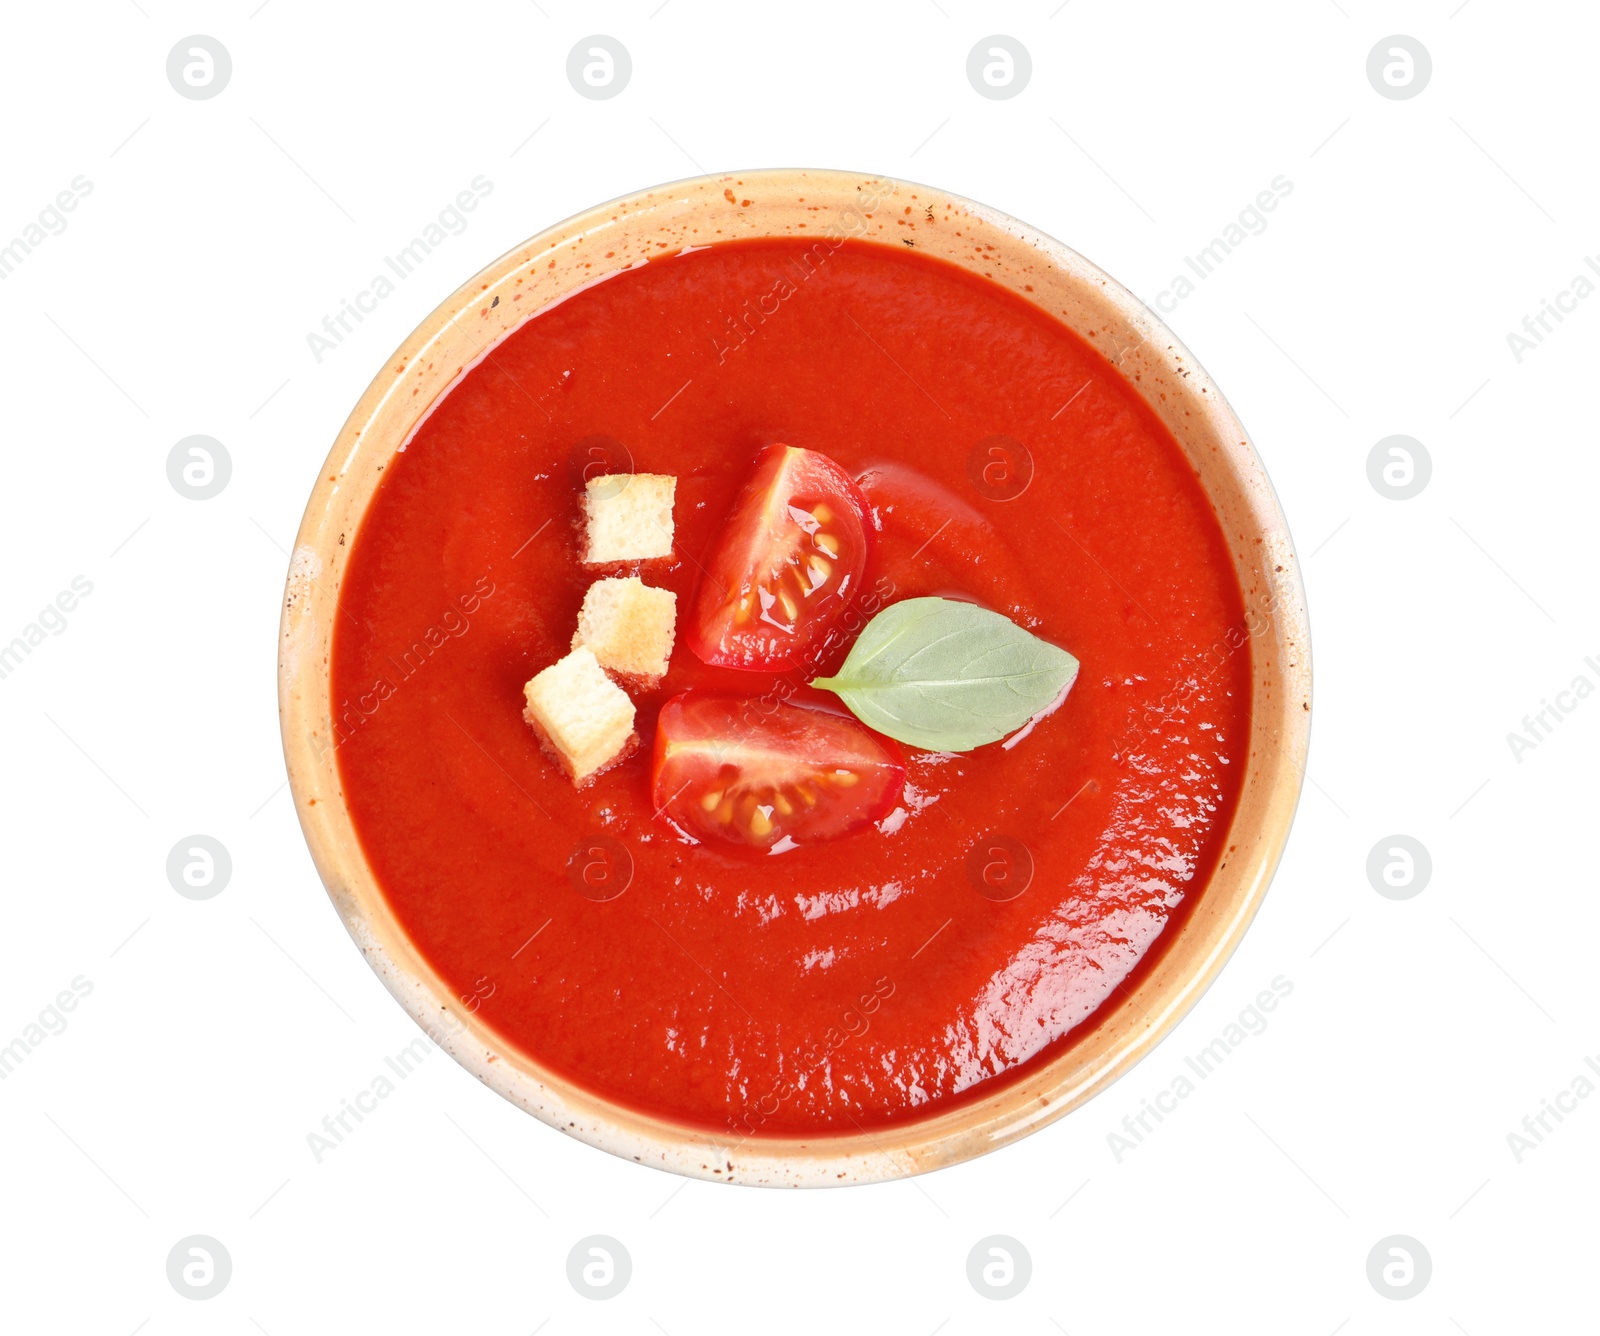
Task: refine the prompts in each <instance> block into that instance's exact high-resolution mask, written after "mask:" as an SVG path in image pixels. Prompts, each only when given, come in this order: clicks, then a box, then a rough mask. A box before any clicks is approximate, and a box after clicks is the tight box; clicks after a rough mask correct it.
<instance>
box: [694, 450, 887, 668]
mask: <svg viewBox="0 0 1600 1336" xmlns="http://www.w3.org/2000/svg"><path fill="white" fill-rule="evenodd" d="M872 533H873V530H872V520H871V517H870V512H869V511H868V509H867V502H866V498H865V497H863V496H862V494H861V489H860V488H859V487H857V486H856V484H855V482H854V481H853V480H852V479H851V477H850V475H849V474H847V473H846V472H845V471H844V470H843V469H842V468H840V467H839V465H837V464H835V463H834V462H833V460H831V459H829V458H828V457H827V456H826V455H823V454H818V453H817V452H816V451H815V450H801V449H798V448H797V447H794V446H787V445H772V446H768V447H767V448H766V449H765V450H763V451H762V452H761V454H760V455H759V456H757V458H756V465H755V473H754V474H753V475H752V476H751V478H750V481H749V482H748V483H746V484H745V487H744V490H743V491H742V492H740V494H739V497H738V499H737V500H736V501H735V502H734V505H733V510H732V513H731V514H730V515H729V516H728V520H727V523H726V524H725V525H724V526H723V530H722V535H721V537H720V539H719V540H718V541H717V543H716V544H715V545H714V547H713V549H712V552H711V555H710V557H709V558H708V559H707V561H706V563H705V574H704V575H702V577H701V580H700V588H699V591H698V592H697V594H696V596H695V602H694V610H693V613H692V615H691V616H690V618H689V624H688V629H687V631H686V633H685V636H684V638H685V640H686V641H687V642H688V645H689V647H690V648H691V649H692V650H693V651H694V652H695V653H696V654H697V655H699V656H700V658H701V659H703V660H704V661H705V662H706V663H709V664H712V665H713V666H716V667H720V668H747V669H752V670H755V671H760V672H782V671H785V670H786V669H789V668H794V667H798V666H806V667H810V668H815V667H816V666H817V662H818V660H819V659H820V658H821V656H822V655H823V654H824V653H825V652H826V651H827V650H828V649H829V648H830V647H831V646H832V644H833V643H834V641H836V640H837V638H838V637H837V634H833V635H830V633H831V632H835V628H836V627H837V624H838V622H839V620H840V619H841V618H842V617H843V616H844V614H845V613H846V612H847V611H848V609H849V607H850V600H851V598H852V597H853V596H854V594H855V592H856V590H857V589H858V588H859V587H860V585H861V579H862V575H863V574H864V573H865V571H866V569H867V560H868V558H869V557H870V556H871V555H872Z"/></svg>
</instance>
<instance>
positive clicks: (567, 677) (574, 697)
mask: <svg viewBox="0 0 1600 1336" xmlns="http://www.w3.org/2000/svg"><path fill="white" fill-rule="evenodd" d="M523 694H524V695H525V696H526V697H527V700H528V708H527V709H526V710H524V711H523V715H522V717H523V718H524V719H526V720H527V721H528V723H529V724H530V725H531V726H532V728H533V731H534V732H535V733H536V734H538V737H539V741H540V742H541V743H542V744H543V745H544V748H545V750H546V751H548V752H550V754H551V755H552V756H554V757H555V759H556V760H557V761H558V762H559V763H560V765H561V768H562V769H563V770H565V771H566V772H567V776H568V778H570V779H571V780H572V782H573V783H574V784H576V785H578V786H579V787H582V785H583V784H584V782H585V781H586V780H589V779H591V778H592V777H594V776H595V775H597V774H599V773H600V772H601V771H602V770H604V769H605V768H606V767H607V766H609V765H611V764H613V763H614V762H616V761H619V760H621V759H622V757H623V756H624V755H626V754H627V752H628V749H629V748H630V746H631V745H632V744H633V743H634V742H635V741H637V737H636V735H635V734H634V731H633V702H632V701H631V700H629V699H628V693H627V692H626V691H624V690H623V689H622V688H621V687H619V686H618V685H617V684H616V683H615V682H613V681H612V680H611V679H610V678H609V677H607V676H606V675H605V671H604V670H603V669H602V668H601V667H600V663H599V661H598V660H597V659H596V658H595V657H594V652H593V651H592V650H590V649H589V648H588V647H587V646H584V647H580V648H578V649H575V650H573V651H572V653H570V654H568V655H567V657H566V658H564V659H562V660H561V661H560V662H558V663H553V664H551V665H550V666H549V667H548V668H546V669H545V670H544V671H543V672H540V673H536V674H535V675H534V676H533V678H532V680H530V681H529V683H528V684H527V686H525V687H524V688H523Z"/></svg>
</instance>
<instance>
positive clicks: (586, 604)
mask: <svg viewBox="0 0 1600 1336" xmlns="http://www.w3.org/2000/svg"><path fill="white" fill-rule="evenodd" d="M677 620H678V596H677V595H676V594H674V593H673V592H672V591H671V590H670V589H655V588H652V587H651V586H650V585H647V584H645V583H644V581H642V580H641V579H639V577H638V576H637V575H629V576H626V577H625V578H623V579H617V580H596V581H595V582H594V583H593V584H592V585H590V586H589V592H588V593H587V594H585V595H584V596H583V608H582V609H581V610H580V611H579V613H578V629H577V632H576V633H575V634H574V635H573V637H572V648H573V649H577V648H578V646H580V645H587V646H588V647H589V648H590V649H591V650H593V651H594V657H595V658H596V659H598V660H599V661H600V666H601V667H602V668H605V669H608V670H609V671H611V672H613V673H620V674H621V675H623V676H624V677H633V678H638V679H640V680H641V681H644V682H647V683H654V682H656V681H659V680H660V678H661V677H662V675H663V674H664V673H665V672H666V671H667V660H668V658H670V657H671V655H672V633H673V628H674V626H675V624H676V623H677Z"/></svg>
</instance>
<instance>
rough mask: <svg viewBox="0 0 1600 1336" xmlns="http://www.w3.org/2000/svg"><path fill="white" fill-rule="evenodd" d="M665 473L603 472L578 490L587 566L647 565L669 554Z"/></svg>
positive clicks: (671, 488)
mask: <svg viewBox="0 0 1600 1336" xmlns="http://www.w3.org/2000/svg"><path fill="white" fill-rule="evenodd" d="M677 486H678V480H677V479H676V478H675V477H673V476H672V475H671V474H670V473H605V474H602V475H601V476H599V477H597V478H590V479H589V481H588V482H587V483H586V484H585V486H584V493H583V516H584V529H585V531H584V551H583V561H584V564H585V565H588V566H604V565H608V564H611V563H613V562H619V561H649V560H650V559H652V558H654V557H670V556H671V555H672V501H673V494H674V493H675V492H676V490H677Z"/></svg>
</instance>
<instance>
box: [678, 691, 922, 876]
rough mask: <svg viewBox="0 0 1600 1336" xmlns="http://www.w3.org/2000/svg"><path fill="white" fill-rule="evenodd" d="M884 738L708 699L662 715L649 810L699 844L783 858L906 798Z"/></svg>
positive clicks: (897, 756) (838, 721)
mask: <svg viewBox="0 0 1600 1336" xmlns="http://www.w3.org/2000/svg"><path fill="white" fill-rule="evenodd" d="M905 780H906V765H905V757H904V755H903V753H902V752H901V751H900V748H899V747H898V746H897V745H896V744H895V743H894V742H893V741H892V740H891V739H889V738H886V737H883V736H881V735H880V734H877V733H874V732H873V731H872V730H871V729H869V728H867V727H866V726H865V725H863V724H860V723H857V722H856V721H855V720H854V719H850V718H847V717H846V716H843V715H837V714H831V713H828V712H826V711H823V710H813V709H807V708H805V707H804V706H799V705H790V704H774V703H772V702H771V701H762V700H752V699H746V698H743V697H738V696H723V695H718V694H715V693H712V692H706V691H686V692H684V693H683V694H682V695H679V696H674V697H673V698H672V699H671V700H669V701H668V702H667V703H666V704H665V705H663V706H662V707H661V717H660V719H659V720H658V721H657V723H656V747H655V764H654V768H653V770H652V773H651V785H652V792H653V797H654V800H655V805H656V809H657V810H658V811H660V812H663V813H665V815H666V816H668V817H669V818H670V819H671V820H672V821H673V822H674V823H676V824H677V825H678V826H679V827H680V828H681V829H682V830H685V831H687V832H688V833H689V834H690V835H693V836H694V837H695V838H696V839H701V840H721V841H727V842H730V843H733V844H742V845H748V846H751V847H754V848H758V849H771V850H775V851H780V852H781V851H782V850H784V849H789V848H792V847H794V846H795V845H799V844H813V843H817V842H819V841H821V840H831V839H836V838H837V837H839V836H841V835H848V834H849V833H850V832H851V831H854V830H859V829H860V828H861V827H863V826H866V825H870V824H871V823H873V822H875V821H879V820H881V819H882V818H883V817H885V816H886V815H888V813H889V812H890V811H891V810H892V809H893V807H894V805H895V803H896V802H898V801H899V799H900V795H901V793H902V791H903V790H904V788H905Z"/></svg>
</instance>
